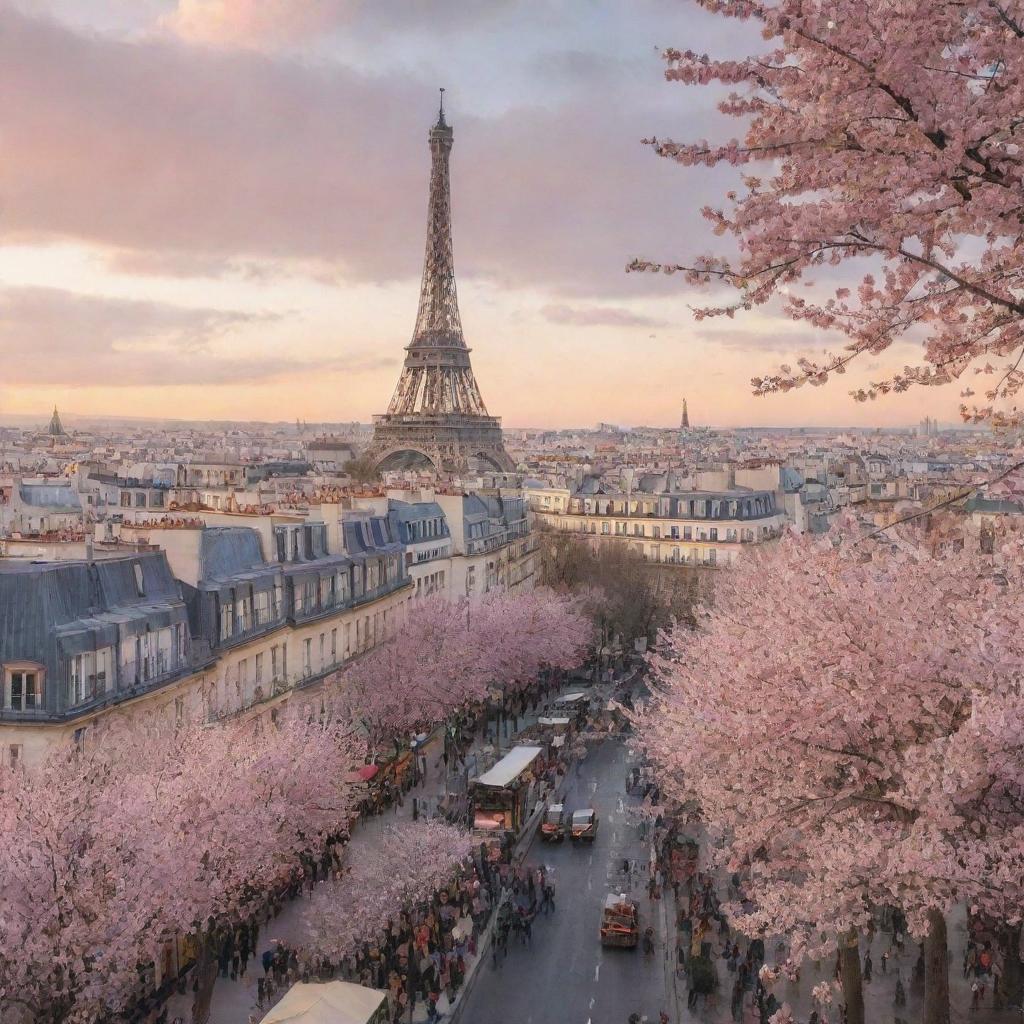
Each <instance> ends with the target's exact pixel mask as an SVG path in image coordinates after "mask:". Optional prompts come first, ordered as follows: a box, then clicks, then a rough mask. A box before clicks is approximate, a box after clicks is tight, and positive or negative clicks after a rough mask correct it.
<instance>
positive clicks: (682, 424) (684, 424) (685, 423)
mask: <svg viewBox="0 0 1024 1024" xmlns="http://www.w3.org/2000/svg"><path fill="white" fill-rule="evenodd" d="M679 429H680V430H689V429H690V414H689V413H688V412H687V411H686V399H685V398H684V399H683V415H682V418H681V419H680V420H679Z"/></svg>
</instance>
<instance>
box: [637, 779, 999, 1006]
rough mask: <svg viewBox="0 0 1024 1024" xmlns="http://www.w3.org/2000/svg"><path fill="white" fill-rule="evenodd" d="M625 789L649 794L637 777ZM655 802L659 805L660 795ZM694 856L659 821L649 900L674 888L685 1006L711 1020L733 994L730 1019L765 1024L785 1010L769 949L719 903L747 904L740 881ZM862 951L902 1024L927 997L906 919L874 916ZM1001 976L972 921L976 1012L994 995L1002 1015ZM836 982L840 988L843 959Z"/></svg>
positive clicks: (968, 952) (779, 960)
mask: <svg viewBox="0 0 1024 1024" xmlns="http://www.w3.org/2000/svg"><path fill="white" fill-rule="evenodd" d="M628 782H630V783H632V784H633V785H634V786H640V787H641V788H644V789H645V790H646V786H645V784H644V782H643V780H642V778H641V777H640V775H639V773H637V774H636V775H634V776H633V777H632V778H631V779H630V780H628ZM653 796H654V799H657V793H656V792H655V793H654V794H653ZM680 850H683V851H686V850H689V851H691V852H692V856H688V855H687V854H686V853H685V852H684V853H683V855H682V856H681V855H680ZM696 852H697V844H696V842H695V841H693V840H684V839H683V838H682V836H681V835H680V834H679V830H678V829H677V828H674V827H671V826H668V825H666V824H665V822H664V821H662V820H661V819H658V820H657V822H656V823H655V827H654V842H653V844H652V862H651V875H650V878H649V881H648V895H649V896H650V897H651V898H658V897H660V895H661V889H662V885H663V884H665V885H671V887H672V890H673V892H674V895H675V906H676V956H677V971H678V973H679V976H680V977H681V978H682V979H685V983H686V988H687V1006H688V1008H689V1009H690V1010H691V1011H693V1012H698V1011H700V1010H702V1009H704V1010H707V1011H709V1012H710V1013H711V1014H712V1015H713V1013H714V1011H715V1010H716V1009H717V1007H718V1005H719V1000H720V999H721V998H722V997H723V996H724V994H725V993H726V992H728V993H729V1009H730V1015H731V1017H732V1019H733V1020H734V1021H736V1022H737V1024H768V1021H769V1019H770V1018H771V1017H772V1016H773V1014H775V1013H776V1012H777V1011H778V1010H779V1009H780V1005H781V1003H780V998H779V995H778V994H777V993H776V992H775V991H773V990H772V989H773V982H772V974H773V973H774V972H767V975H768V976H767V980H766V977H765V973H763V972H762V967H764V965H765V957H766V951H765V941H764V939H763V938H758V937H753V938H751V937H748V936H745V935H742V934H740V933H739V932H737V931H735V930H734V929H733V928H732V927H731V926H730V924H729V921H728V919H727V917H726V915H725V913H724V911H723V908H722V902H723V899H722V898H720V896H719V890H720V889H721V890H722V893H723V897H724V899H725V900H727V901H735V900H738V901H741V902H742V900H743V888H742V881H741V878H740V876H739V875H738V874H733V875H731V876H730V877H729V878H727V879H717V878H716V877H715V876H714V875H712V874H711V873H709V872H706V871H701V870H697V863H698V861H697V856H696ZM879 938H881V940H882V941H881V951H880V952H877V951H878V948H879V942H878V939H879ZM864 943H865V947H866V951H865V954H864V957H863V960H862V963H861V977H862V981H863V984H864V985H865V987H866V988H867V989H869V990H870V989H871V988H872V987H875V986H879V985H885V996H884V999H885V1001H890V1000H891V1004H892V1006H893V1007H894V1019H895V1020H896V1022H897V1024H905V1022H904V1018H903V1016H902V1013H901V1010H902V1009H903V1008H904V1007H905V1006H906V1005H907V1000H908V996H910V997H915V998H922V997H923V995H924V982H925V961H924V951H923V947H922V946H921V945H919V944H915V943H912V942H910V943H908V941H907V921H906V917H905V916H904V914H903V913H902V912H901V911H900V910H899V909H898V908H894V907H883V908H879V909H878V910H877V912H876V914H875V915H874V918H873V920H872V922H871V924H870V926H869V928H868V931H867V934H866V935H865V937H864ZM873 950H874V951H876V952H877V965H876V960H875V958H874V957H873V956H872V951H873ZM774 954H775V956H774V960H775V963H776V964H777V965H781V964H783V963H784V962H785V960H786V945H785V943H784V942H782V941H780V942H779V944H778V945H777V947H776V948H775V949H774ZM815 967H816V968H817V969H818V970H817V971H816V972H815V973H816V974H818V975H819V977H818V980H821V978H820V973H821V972H820V968H821V965H820V964H815ZM1002 970H1003V968H1002V958H1001V955H1000V951H999V948H998V945H997V944H996V943H995V942H994V941H993V940H992V939H991V937H990V936H988V935H987V934H985V932H984V928H983V925H982V924H981V922H980V921H976V920H973V919H971V920H970V922H969V935H968V940H967V944H966V949H965V951H964V957H963V976H964V978H965V979H966V981H967V982H968V983H969V988H970V993H971V1002H970V1008H971V1010H979V1009H980V1008H981V1007H982V1006H983V1005H984V1001H985V999H986V995H988V994H989V993H992V992H993V990H994V994H993V997H992V1001H993V1003H994V1005H995V1006H996V1008H998V1007H999V1005H1000V1004H999V995H998V991H999V982H1000V978H1001V975H1002ZM784 977H785V976H784ZM832 977H833V978H834V979H835V980H836V982H838V980H839V959H838V956H837V958H836V963H835V966H834V970H833V971H832ZM799 982H800V975H799V972H797V973H796V974H795V975H792V974H790V975H789V976H788V978H787V983H788V985H789V986H791V988H790V989H789V991H788V992H787V993H786V995H787V996H788V997H789V1000H790V1001H795V998H796V996H797V993H796V991H795V986H798V985H799ZM841 1011H842V1007H840V1012H841ZM818 1017H819V1013H818V1010H817V1009H816V1008H812V1009H811V1011H810V1013H809V1016H808V1024H818Z"/></svg>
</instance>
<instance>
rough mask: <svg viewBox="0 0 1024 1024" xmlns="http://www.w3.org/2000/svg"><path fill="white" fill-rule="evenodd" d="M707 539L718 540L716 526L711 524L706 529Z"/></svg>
mask: <svg viewBox="0 0 1024 1024" xmlns="http://www.w3.org/2000/svg"><path fill="white" fill-rule="evenodd" d="M708 535H709V537H708V539H709V540H718V527H717V526H712V527H710V528H709V530H708Z"/></svg>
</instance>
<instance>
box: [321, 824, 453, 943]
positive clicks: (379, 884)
mask: <svg viewBox="0 0 1024 1024" xmlns="http://www.w3.org/2000/svg"><path fill="white" fill-rule="evenodd" d="M472 848H473V842H472V838H471V836H470V834H469V833H468V832H465V831H463V830H462V829H458V828H455V827H453V826H451V825H446V824H445V823H443V822H440V821H430V820H426V819H424V820H421V821H416V822H403V823H401V824H397V825H390V826H388V827H387V828H385V829H384V830H383V832H382V834H381V837H380V841H379V842H367V843H358V844H355V845H354V846H353V848H352V851H351V854H350V856H349V859H348V861H347V863H346V867H345V873H344V875H343V876H342V877H341V878H340V879H339V880H336V881H331V882H328V883H327V884H325V885H321V886H318V887H317V889H316V891H315V892H314V894H313V899H312V901H311V903H310V905H309V909H308V910H306V911H305V913H304V924H305V927H306V931H307V933H308V935H309V938H310V945H311V946H312V947H313V948H314V949H316V950H317V951H318V952H319V953H322V954H323V955H325V956H328V957H330V958H331V959H333V960H341V959H342V958H344V957H345V956H347V955H348V954H349V953H351V952H353V951H354V950H355V949H356V947H357V946H358V945H359V944H360V943H362V942H368V941H370V940H372V939H375V938H377V937H378V936H379V935H380V933H381V932H383V931H384V929H385V928H386V927H387V924H388V922H389V921H392V920H394V918H396V917H397V916H398V915H399V914H400V913H401V912H402V911H403V910H407V909H409V908H411V907H413V906H415V905H416V904H418V903H422V902H423V901H425V900H428V899H430V898H431V897H432V896H433V895H434V893H435V892H437V891H438V890H439V889H440V888H442V887H443V886H445V885H447V884H448V883H449V882H450V881H451V880H452V879H453V878H454V877H455V876H456V874H457V873H458V872H459V870H460V868H461V867H462V866H463V865H464V864H465V863H466V861H467V859H468V858H469V856H470V854H471V852H472Z"/></svg>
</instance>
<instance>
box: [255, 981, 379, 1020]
mask: <svg viewBox="0 0 1024 1024" xmlns="http://www.w3.org/2000/svg"><path fill="white" fill-rule="evenodd" d="M387 1019H388V999H387V993H386V992H381V991H380V990H379V989H375V988H366V987H364V986H363V985H354V984H352V983H351V982H348V981H328V982H324V983H322V984H307V983H306V982H299V983H298V984H296V985H292V987H291V988H290V989H288V991H287V992H286V993H285V994H284V998H282V999H281V1001H280V1002H279V1003H278V1004H277V1005H276V1006H275V1007H274V1008H273V1009H272V1010H271V1011H270V1012H269V1013H268V1014H267V1015H266V1016H265V1017H264V1018H263V1020H262V1021H261V1022H260V1024H387Z"/></svg>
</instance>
